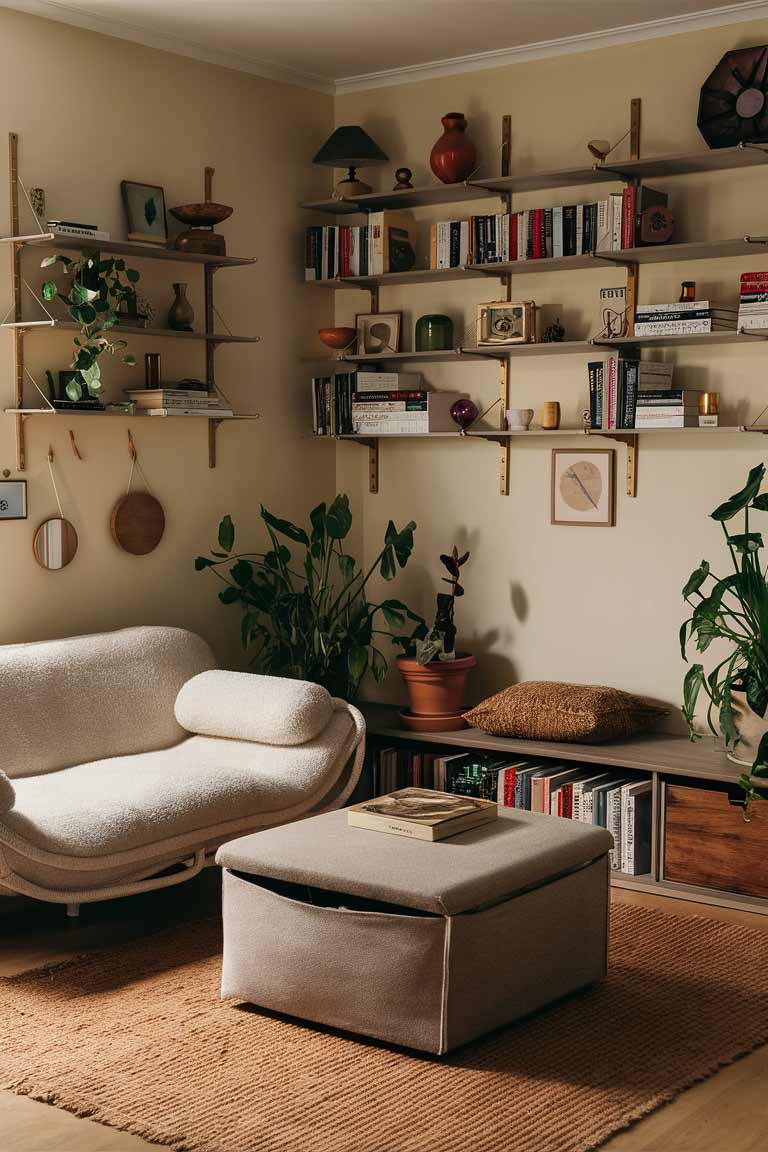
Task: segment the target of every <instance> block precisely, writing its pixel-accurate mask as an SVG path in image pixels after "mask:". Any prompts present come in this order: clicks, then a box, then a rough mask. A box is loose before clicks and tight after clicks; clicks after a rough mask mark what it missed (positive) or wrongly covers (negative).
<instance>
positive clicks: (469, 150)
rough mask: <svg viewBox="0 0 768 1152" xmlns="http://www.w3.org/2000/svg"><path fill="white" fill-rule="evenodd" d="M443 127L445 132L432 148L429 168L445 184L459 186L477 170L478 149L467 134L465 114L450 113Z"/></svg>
mask: <svg viewBox="0 0 768 1152" xmlns="http://www.w3.org/2000/svg"><path fill="white" fill-rule="evenodd" d="M442 125H443V129H444V131H443V134H442V136H441V137H440V139H439V140H437V141H436V143H435V144H434V146H433V148H432V151H431V153H430V156H429V166H430V168H431V169H432V171H433V172H434V174H435V176H437V178H438V180H442V182H443V184H459V183H460V182H461V181H462V180H467V179H469V177H470V176H471V175H472V173H473V172H474V171H475V169H476V168H477V149H476V148H475V145H474V144H473V142H472V140H471V139H470V137H469V136H467V134H466V133H467V121H466V120H465V119H464V113H463V112H448V113H447V114H446V115H445V116H443V118H442Z"/></svg>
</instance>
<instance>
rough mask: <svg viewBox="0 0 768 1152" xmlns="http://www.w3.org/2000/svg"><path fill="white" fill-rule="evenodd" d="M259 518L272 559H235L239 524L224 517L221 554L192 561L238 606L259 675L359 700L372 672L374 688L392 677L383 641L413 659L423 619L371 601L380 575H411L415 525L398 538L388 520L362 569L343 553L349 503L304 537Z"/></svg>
mask: <svg viewBox="0 0 768 1152" xmlns="http://www.w3.org/2000/svg"><path fill="white" fill-rule="evenodd" d="M261 518H262V520H263V521H264V526H265V528H266V531H267V535H268V537H269V542H270V547H269V548H268V549H267V550H266V551H264V552H237V553H236V552H235V551H234V547H235V526H234V524H233V523H232V519H231V517H230V516H225V517H224V519H223V520H222V521H221V523H220V524H219V539H218V543H219V546H218V548H217V549H216V550H212V551H211V554H210V556H198V557H197V559H196V560H195V568H196V569H197V571H198V572H199V571H203V570H204V569H209V570H210V571H212V572H213V573H214V574H215V575H216V576H217V577H218V578H219V579H220V580H221V581H222V582H223V584H224V585H225V587H224V588H222V589H221V591H220V592H219V599H220V600H221V602H222V603H223V604H236V605H238V606H239V608H240V610H241V612H242V620H241V638H242V642H243V647H244V648H245V649H246V650H249V649H252V650H253V655H252V657H251V664H252V666H253V667H254V669H255V670H256V671H257V672H263V673H266V674H268V675H271V676H288V677H293V678H294V679H300V680H313V681H315V682H316V683H318V684H323V685H324V686H325V687H326V688H327V689H328V691H329V692H330V693H331V694H332V695H334V696H342V697H344V698H345V699H348V700H353V699H354V698H355V697H356V696H357V694H358V691H359V689H360V684H361V681H362V679H363V677H364V676H365V673H366V672H367V671H368V670H370V672H371V674H372V675H373V678H374V680H375V681H376V682H377V683H378V682H380V681H381V680H383V678H384V676H385V675H386V672H387V659H386V656H385V655H384V653H383V652H382V650H381V647H380V646H379V645H380V643H381V641H380V640H379V637H384V638H386V639H388V640H389V641H391V642H392V643H394V644H396V645H398V646H399V647H400V648H402V649H403V650H404V651H405V652H415V641H416V640H420V639H423V638H424V636H426V634H427V627H426V624H425V622H424V620H423V619H422V617H421V616H418V615H417V614H416V613H415V612H412V611H411V610H410V608H408V607H406V605H405V604H403V602H402V601H401V600H392V599H386V600H381V601H378V602H375V603H374V602H372V601H370V600H369V599H368V595H367V589H368V585H369V582H370V580H371V578H372V577H373V576H374V574H375V573H377V572H378V573H379V575H381V576H382V577H383V579H384V580H387V581H391V580H394V579H395V577H396V575H397V570H398V568H405V566H406V564H407V563H408V559H409V557H410V555H411V552H412V550H413V533H414V531H415V530H416V525H415V524H414V522H413V521H411V522H410V523H408V524H406V526H405V528H403V529H401V530H400V531H398V530H397V528H395V525H394V524H393V523H392V521H391V520H390V522H389V525H388V527H387V530H386V533H385V535H384V544H383V546H382V548H381V550H380V551H379V553H378V555H377V556H376V558H375V560H373V562H372V563H371V565H370V567H369V568H368V569H367V571H363V569H362V568H360V567H359V566H358V564H357V561H356V560H355V559H353V557H352V556H350V555H349V553H348V552H346V551H345V550H344V540H345V539H346V537H347V536H348V535H349V531H350V529H351V527H352V513H351V511H350V508H349V498H348V497H347V496H337V497H336V499H335V500H334V501H333V502H332V503H331V504H329V505H326V504H318V506H317V507H316V508H314V509H313V510H312V512H311V513H310V516H309V521H310V524H309V528H308V529H306V530H305V529H304V528H301V527H298V526H297V525H296V524H292V523H291V522H290V521H288V520H280V519H278V518H277V517H276V516H273V515H272V513H271V512H268V511H267V509H266V508H264V507H263V506H262V509H261ZM286 541H287V542H288V543H286ZM379 623H384V624H385V625H386V629H383V628H380V627H378V624H379Z"/></svg>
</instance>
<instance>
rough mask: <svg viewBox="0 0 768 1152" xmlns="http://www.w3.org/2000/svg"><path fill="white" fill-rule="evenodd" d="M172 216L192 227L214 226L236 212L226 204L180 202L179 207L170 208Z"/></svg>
mask: <svg viewBox="0 0 768 1152" xmlns="http://www.w3.org/2000/svg"><path fill="white" fill-rule="evenodd" d="M168 211H169V212H170V214H171V216H174V217H175V218H176V219H177V220H180V221H181V223H182V224H186V225H187V226H188V227H190V228H213V226H214V224H221V222H222V220H226V219H228V217H230V216H231V215H232V213H233V212H234V208H229V207H228V206H227V205H226V204H212V203H211V202H210V201H208V202H207V203H205V204H180V205H179V206H178V208H169V209H168Z"/></svg>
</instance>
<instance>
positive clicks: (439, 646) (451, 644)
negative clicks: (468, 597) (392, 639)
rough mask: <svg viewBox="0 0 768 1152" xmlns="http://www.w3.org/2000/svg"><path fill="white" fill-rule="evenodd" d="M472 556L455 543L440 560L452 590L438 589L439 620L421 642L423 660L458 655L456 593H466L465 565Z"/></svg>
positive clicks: (420, 658)
mask: <svg viewBox="0 0 768 1152" xmlns="http://www.w3.org/2000/svg"><path fill="white" fill-rule="evenodd" d="M467 560H469V552H465V553H464V555H463V556H460V555H459V550H458V548H457V547H456V545H455V544H454V546H453V551H452V552H451V553H450V555H445V554H443V555H441V556H440V563H441V564H442V565H443V567H444V568H445V569H446V570H447V572H448V575H447V576H441V577H440V579H441V580H442V581H443V583H444V584H450V586H451V590H450V592H438V594H437V614H436V616H435V622H434V624H433V625H432V628H431V630H430V632H429V635H428V636H427V638H426V640H425V641H424V643H423V644H422V646H421V649H420V651H419V656H418V662H419V664H429V663H430V662H431V661H432V660H455V659H456V625H455V624H454V621H453V612H454V608H455V605H456V597H457V596H463V595H464V588H463V585H462V584H461V569H462V567H463V566H464V564H466V562H467Z"/></svg>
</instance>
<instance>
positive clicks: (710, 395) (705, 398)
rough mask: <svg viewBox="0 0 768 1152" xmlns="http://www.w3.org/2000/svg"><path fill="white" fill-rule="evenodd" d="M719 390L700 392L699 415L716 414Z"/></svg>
mask: <svg viewBox="0 0 768 1152" xmlns="http://www.w3.org/2000/svg"><path fill="white" fill-rule="evenodd" d="M719 399H720V393H719V392H702V393H701V394H700V395H699V416H717V406H718V401H719Z"/></svg>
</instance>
